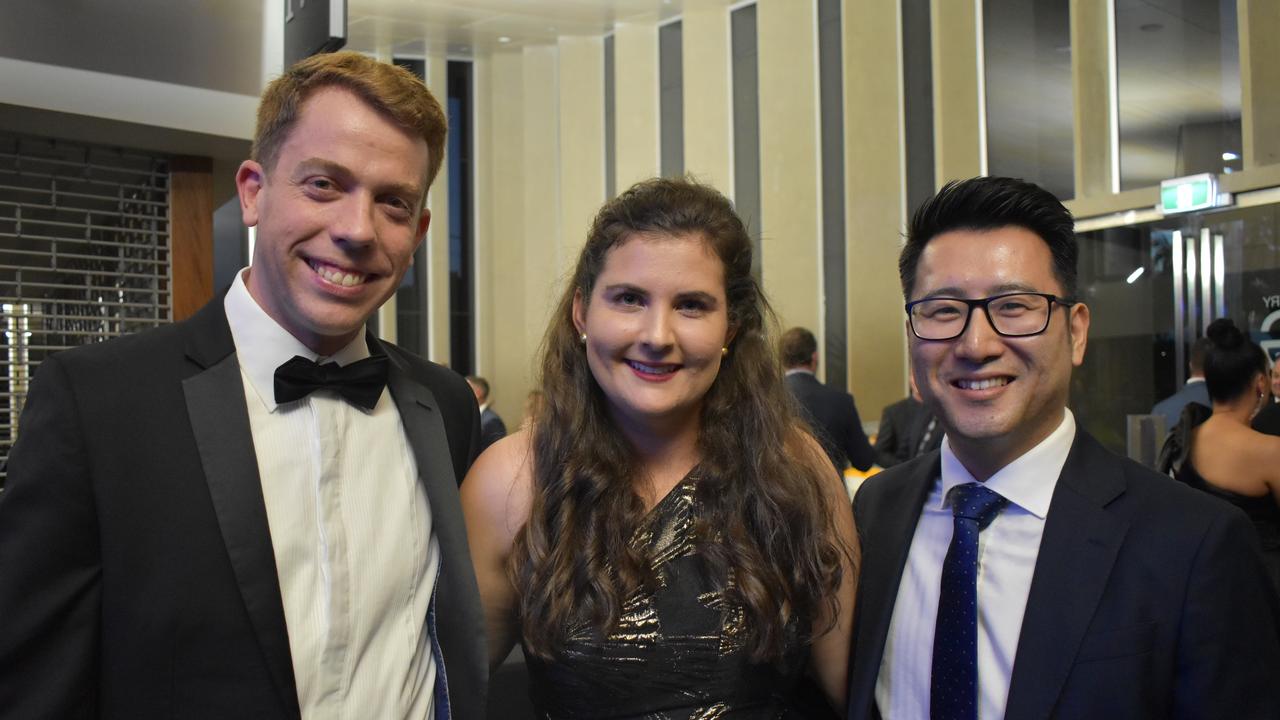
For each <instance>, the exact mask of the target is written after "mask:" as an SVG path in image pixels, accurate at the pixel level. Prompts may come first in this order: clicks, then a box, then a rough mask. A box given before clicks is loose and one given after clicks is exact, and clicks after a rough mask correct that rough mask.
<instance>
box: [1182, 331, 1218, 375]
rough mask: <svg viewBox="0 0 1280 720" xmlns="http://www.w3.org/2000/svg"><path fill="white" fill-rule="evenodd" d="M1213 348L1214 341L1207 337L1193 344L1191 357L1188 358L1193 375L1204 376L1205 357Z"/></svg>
mask: <svg viewBox="0 0 1280 720" xmlns="http://www.w3.org/2000/svg"><path fill="white" fill-rule="evenodd" d="M1211 347H1213V341H1212V340H1210V339H1209V338H1207V337H1202V338H1199V339H1197V340H1196V341H1195V342H1193V343H1191V356H1190V357H1189V358H1187V364H1188V365H1190V366H1191V374H1192V375H1203V374H1204V356H1205V355H1206V354H1207V353H1208V352H1209V348H1211Z"/></svg>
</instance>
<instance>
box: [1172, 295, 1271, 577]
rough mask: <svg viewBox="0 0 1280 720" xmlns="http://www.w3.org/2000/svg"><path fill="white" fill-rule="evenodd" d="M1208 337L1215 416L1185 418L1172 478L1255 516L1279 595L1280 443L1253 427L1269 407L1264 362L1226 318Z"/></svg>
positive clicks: (1197, 411) (1201, 411)
mask: <svg viewBox="0 0 1280 720" xmlns="http://www.w3.org/2000/svg"><path fill="white" fill-rule="evenodd" d="M1206 335H1207V336H1208V338H1209V340H1210V341H1211V342H1212V343H1213V344H1212V345H1211V346H1210V347H1209V351H1208V352H1207V353H1206V354H1205V361H1204V379H1205V384H1206V385H1207V386H1208V390H1209V399H1210V400H1211V401H1212V402H1213V410H1212V412H1210V411H1209V410H1207V409H1206V408H1205V407H1204V406H1202V405H1198V404H1196V403H1192V404H1190V405H1188V406H1187V408H1186V409H1185V410H1184V411H1183V415H1182V419H1181V420H1180V421H1179V422H1178V426H1177V427H1176V428H1175V430H1174V432H1175V433H1176V434H1178V435H1179V436H1180V439H1181V440H1182V442H1181V443H1180V445H1181V448H1182V452H1181V453H1180V456H1179V457H1177V458H1176V459H1175V460H1174V462H1173V474H1174V477H1176V478H1177V479H1178V480H1180V481H1182V482H1185V483H1187V484H1188V485H1191V486H1193V487H1196V488H1199V489H1200V490H1203V491H1205V492H1207V493H1209V494H1211V495H1216V496H1218V497H1219V498H1222V499H1223V500H1226V501H1227V502H1229V503H1231V504H1232V505H1235V506H1237V507H1239V508H1240V509H1241V510H1244V511H1245V513H1246V514H1248V515H1249V518H1250V519H1251V520H1252V521H1253V525H1254V527H1255V528H1256V529H1257V530H1258V535H1259V538H1260V539H1261V541H1262V551H1263V557H1264V559H1265V561H1266V563H1267V570H1268V572H1269V573H1270V575H1271V579H1272V582H1273V584H1274V585H1275V586H1276V589H1277V592H1280V437H1275V436H1272V435H1264V434H1263V433H1260V432H1257V431H1255V430H1253V429H1252V428H1251V427H1250V426H1249V423H1250V421H1251V420H1252V419H1253V417H1254V415H1257V414H1258V411H1259V410H1260V409H1261V408H1262V407H1263V405H1264V404H1265V403H1267V402H1269V399H1268V398H1269V393H1268V387H1267V383H1268V378H1267V358H1266V354H1265V353H1263V351H1262V348H1260V347H1258V345H1257V344H1256V343H1254V342H1253V341H1251V340H1250V339H1249V338H1248V337H1247V336H1245V334H1244V333H1242V332H1241V331H1240V329H1239V328H1237V327H1236V326H1235V323H1233V322H1232V321H1231V320H1230V319H1228V318H1221V319H1218V320H1215V321H1213V322H1212V323H1211V324H1210V325H1209V329H1208V331H1207V332H1206Z"/></svg>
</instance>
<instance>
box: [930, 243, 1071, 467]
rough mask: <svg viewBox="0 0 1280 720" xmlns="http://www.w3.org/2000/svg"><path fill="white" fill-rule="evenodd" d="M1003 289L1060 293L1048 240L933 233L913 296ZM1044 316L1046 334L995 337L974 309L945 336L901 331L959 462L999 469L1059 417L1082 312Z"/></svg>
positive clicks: (1054, 310)
mask: <svg viewBox="0 0 1280 720" xmlns="http://www.w3.org/2000/svg"><path fill="white" fill-rule="evenodd" d="M1010 292H1038V293H1050V294H1053V295H1058V296H1061V295H1062V293H1063V290H1062V287H1061V284H1060V283H1059V282H1058V280H1057V279H1056V278H1055V276H1054V273H1053V258H1052V255H1051V253H1050V251H1049V246H1048V245H1047V244H1046V243H1045V242H1044V240H1042V239H1041V238H1040V237H1039V236H1037V235H1036V234H1035V233H1033V232H1031V231H1030V230H1027V229H1025V228H1021V227H1016V226H1007V227H1002V228H997V229H994V230H983V231H973V230H953V231H951V232H946V233H943V234H941V235H938V236H937V237H934V238H933V239H931V240H930V241H929V243H928V244H927V245H926V246H925V247H924V250H923V252H922V253H921V255H920V260H919V263H918V265H917V266H916V275H915V282H914V285H913V292H912V297H911V298H910V299H911V300H918V299H921V298H926V297H958V298H965V299H978V298H985V297H991V296H993V295H1000V294H1003V293H1010ZM1049 312H1050V318H1049V325H1048V327H1047V328H1046V329H1045V331H1044V332H1043V333H1041V334H1039V335H1032V336H1028V337H1004V336H1001V335H999V334H997V333H996V331H995V330H994V329H993V328H992V327H991V324H990V322H989V321H988V319H987V316H986V315H985V314H984V313H983V312H982V310H981V309H980V308H978V309H975V310H974V311H973V315H972V317H971V318H970V320H969V325H968V327H967V328H966V329H965V331H964V333H963V334H962V335H960V337H957V338H953V339H951V340H921V339H920V338H918V337H915V335H914V334H913V333H912V332H911V330H910V329H908V331H907V333H908V337H909V339H910V352H911V365H912V371H913V373H914V376H915V381H916V384H917V386H918V387H919V389H920V393H921V395H922V396H923V398H924V401H925V403H926V404H928V405H929V406H930V408H931V409H932V410H933V411H934V413H935V414H936V415H937V416H938V418H939V420H940V421H941V423H942V425H943V427H944V428H945V429H946V431H947V436H948V438H949V442H950V443H951V445H952V447H953V448H954V449H955V450H956V452H957V455H958V456H960V457H961V460H962V461H966V457H975V458H976V457H982V462H983V464H984V465H986V464H990V466H991V467H994V468H995V469H999V468H1000V467H1003V466H1004V465H1006V464H1008V463H1009V462H1011V461H1012V460H1014V459H1016V458H1017V457H1019V456H1020V455H1022V454H1023V453H1025V452H1026V451H1027V450H1030V449H1031V448H1033V447H1035V446H1036V445H1037V444H1038V443H1039V442H1040V441H1041V440H1043V439H1044V438H1046V437H1048V436H1049V434H1050V433H1052V432H1053V431H1054V429H1056V428H1057V426H1058V423H1060V422H1061V421H1062V412H1063V409H1064V408H1065V407H1066V404H1067V393H1068V389H1069V386H1070V382H1071V369H1072V367H1074V366H1078V365H1079V364H1080V363H1081V362H1083V361H1084V350H1085V341H1086V337H1087V335H1088V329H1089V310H1088V308H1087V307H1085V306H1084V305H1082V304H1076V305H1073V306H1071V307H1069V308H1067V307H1064V306H1062V305H1058V304H1054V305H1051V306H1050V310H1049ZM965 464H966V466H967V465H969V462H967V461H966V462H965ZM970 470H971V471H974V470H975V468H972V467H971V468H970Z"/></svg>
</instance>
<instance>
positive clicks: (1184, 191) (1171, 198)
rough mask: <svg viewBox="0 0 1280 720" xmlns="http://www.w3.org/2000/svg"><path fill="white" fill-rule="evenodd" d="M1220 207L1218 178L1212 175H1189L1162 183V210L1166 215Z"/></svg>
mask: <svg viewBox="0 0 1280 720" xmlns="http://www.w3.org/2000/svg"><path fill="white" fill-rule="evenodd" d="M1217 206H1218V178H1217V177H1216V176H1214V175H1213V174H1212V173H1202V174H1200V175H1188V176H1187V177H1181V178H1174V179H1172V180H1164V181H1162V182H1161V183H1160V210H1161V212H1163V213H1164V214H1165V215H1172V214H1174V213H1184V212H1192V211H1193V210H1204V209H1206V208H1211V207H1217Z"/></svg>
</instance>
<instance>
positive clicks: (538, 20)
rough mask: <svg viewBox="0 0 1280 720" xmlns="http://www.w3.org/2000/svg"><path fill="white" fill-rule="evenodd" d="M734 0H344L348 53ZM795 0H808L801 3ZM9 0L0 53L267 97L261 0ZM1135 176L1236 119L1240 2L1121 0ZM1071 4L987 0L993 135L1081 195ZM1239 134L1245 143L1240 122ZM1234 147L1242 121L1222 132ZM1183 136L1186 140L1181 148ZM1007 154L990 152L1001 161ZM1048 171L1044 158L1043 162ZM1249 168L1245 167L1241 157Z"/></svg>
mask: <svg viewBox="0 0 1280 720" xmlns="http://www.w3.org/2000/svg"><path fill="white" fill-rule="evenodd" d="M727 1H728V0H347V3H348V6H347V14H348V36H349V38H348V44H347V46H348V47H349V48H350V49H353V50H358V51H364V52H370V53H375V52H379V51H382V50H385V49H386V48H390V49H391V52H392V54H394V55H397V56H402V57H415V56H416V57H421V56H422V54H423V53H424V52H426V50H427V48H428V47H430V48H431V49H432V50H435V49H437V48H439V47H441V46H443V47H444V49H445V51H446V53H447V54H448V55H449V56H450V57H452V58H468V57H475V56H478V55H482V54H484V53H486V52H488V51H491V50H493V49H497V48H519V47H526V46H532V45H546V44H553V43H555V42H556V40H557V38H559V37H562V36H600V35H604V34H607V33H609V32H612V31H613V29H614V28H615V27H616V26H617V25H618V24H621V23H627V22H655V21H656V22H663V21H666V20H672V19H676V18H678V17H679V16H680V14H681V13H682V11H683V9H684V7H685V6H687V5H690V4H692V3H702V2H706V3H717V2H727ZM797 1H799V0H797ZM72 2H73V0H66V1H57V2H30V3H21V5H22V11H21V12H19V11H18V8H17V3H8V4H6V3H3V2H0V55H2V56H5V57H11V58H16V59H20V60H28V61H32V62H40V63H48V64H54V65H61V66H65V67H73V68H80V69H85V70H96V71H99V72H105V73H109V74H118V75H126V76H131V77H138V78H144V79H149V80H159V81H163V82H171V83H177V84H183V85H190V86H194V87H203V88H209V89H213V90H222V91H226V92H233V93H239V94H246V95H256V94H257V92H258V87H259V85H260V83H261V72H262V70H261V68H262V57H261V46H262V44H261V42H260V38H261V35H262V17H263V16H262V9H263V5H262V3H263V2H278V3H281V4H283V0H218V1H217V2H211V1H209V0H200V1H199V2H173V0H92V1H89V0H74V3H73V4H74V5H75V8H76V11H75V12H68V10H67V5H68V4H71V3H72ZM1115 4H1116V33H1117V47H1118V48H1119V67H1118V75H1119V85H1120V97H1119V101H1120V108H1119V114H1120V134H1121V144H1122V150H1121V163H1122V175H1123V176H1124V179H1125V182H1124V185H1125V186H1127V187H1135V186H1143V185H1151V184H1153V183H1154V182H1156V181H1158V180H1159V179H1161V178H1166V177H1171V176H1173V175H1174V174H1175V168H1176V167H1177V158H1178V156H1179V152H1180V148H1181V152H1182V153H1183V154H1184V155H1185V143H1186V142H1187V140H1186V138H1185V137H1181V136H1182V135H1186V134H1188V133H1186V132H1184V129H1185V128H1189V127H1192V126H1198V127H1199V131H1204V130H1205V129H1206V128H1208V129H1209V130H1212V128H1211V127H1209V126H1211V125H1212V124H1213V123H1218V124H1224V122H1225V124H1230V123H1231V122H1235V123H1236V125H1237V126H1238V122H1239V117H1240V79H1239V52H1238V43H1237V28H1236V15H1235V12H1236V10H1235V8H1236V0H1115ZM1068 5H1069V0H1034V2H1031V1H1029V0H986V1H985V2H984V6H985V9H986V16H985V18H984V25H985V31H984V35H985V39H986V51H987V92H988V95H987V104H988V120H989V131H990V132H989V142H990V150H991V153H992V157H993V160H994V159H995V157H996V154H1001V156H1002V157H1004V158H1006V159H1008V160H1009V162H1010V163H1011V164H1010V165H1008V166H1007V167H1008V168H1009V171H1010V172H1015V171H1016V172H1017V173H1018V174H1022V175H1026V176H1031V177H1036V176H1039V177H1041V178H1042V181H1044V182H1045V183H1046V184H1049V185H1055V186H1057V185H1060V186H1061V187H1062V188H1063V189H1062V190H1060V189H1058V188H1055V190H1056V191H1058V192H1059V193H1060V194H1065V195H1066V196H1069V195H1070V194H1071V193H1070V191H1069V190H1066V191H1065V192H1064V190H1065V188H1069V187H1070V185H1071V180H1070V172H1071V170H1070V168H1071V122H1072V115H1071V113H1072V110H1071V107H1072V101H1071V82H1070V78H1071V69H1070V67H1071V66H1070V62H1071V47H1070V39H1069V38H1070V33H1069V29H1068V27H1067V23H1068V18H1069V16H1068V11H1067V8H1068ZM1234 132H1235V141H1234V142H1235V144H1237V145H1238V142H1239V140H1238V130H1236V131H1234ZM1223 142H1224V143H1226V144H1225V145H1224V146H1223V149H1224V150H1235V151H1237V152H1238V151H1239V148H1238V147H1229V146H1228V145H1230V143H1231V133H1230V132H1227V133H1225V135H1224V139H1223ZM1180 144H1181V145H1180ZM998 164H999V163H995V162H993V170H995V169H996V168H995V166H996V165H998ZM1037 167H1039V168H1040V170H1039V171H1037V169H1036V168H1037ZM1237 167H1238V166H1237Z"/></svg>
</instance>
